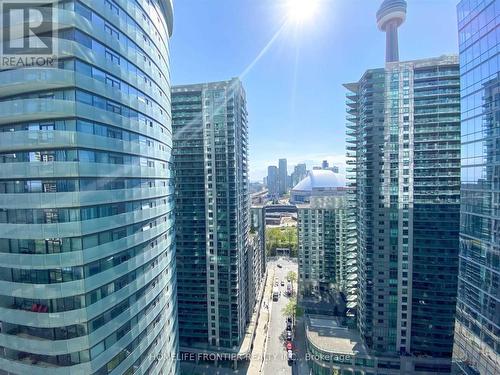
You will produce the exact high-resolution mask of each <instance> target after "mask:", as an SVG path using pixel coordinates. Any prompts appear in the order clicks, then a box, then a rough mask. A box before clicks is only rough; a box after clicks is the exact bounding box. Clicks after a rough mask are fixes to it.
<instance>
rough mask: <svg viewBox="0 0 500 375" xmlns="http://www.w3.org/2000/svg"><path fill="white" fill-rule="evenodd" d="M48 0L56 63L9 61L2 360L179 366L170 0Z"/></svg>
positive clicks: (3, 105)
mask: <svg viewBox="0 0 500 375" xmlns="http://www.w3.org/2000/svg"><path fill="white" fill-rule="evenodd" d="M47 4H50V5H47ZM47 4H44V5H43V7H44V9H45V10H46V9H47V7H49V6H52V5H53V7H54V8H53V11H54V12H56V13H57V19H58V20H59V22H57V23H54V25H53V26H54V28H56V29H58V30H57V32H58V51H59V55H58V58H59V60H58V62H57V63H56V65H55V66H52V67H33V68H29V69H24V68H14V69H9V68H8V69H4V70H0V82H1V84H0V265H1V267H0V320H1V333H0V342H1V343H0V346H1V348H0V369H1V371H0V372H2V373H9V374H70V373H71V374H76V373H79V374H99V375H101V374H130V373H138V374H139V373H140V374H146V373H150V374H175V373H177V372H178V368H177V363H176V362H175V361H174V355H175V353H177V347H178V339H177V317H176V315H177V311H176V309H177V303H176V296H175V285H176V281H175V278H176V271H175V246H174V217H173V212H172V209H173V203H174V201H173V199H174V196H173V180H172V175H171V147H172V135H171V118H170V82H169V81H170V75H169V60H168V59H169V38H170V35H171V33H172V4H171V2H170V0H152V1H142V0H134V1H121V0H106V1H84V2H82V1H64V2H63V1H60V2H59V1H55V2H48V3H47ZM30 6H35V5H34V4H30ZM4 9H6V8H4ZM34 14H38V13H37V11H34ZM1 16H2V17H4V19H6V15H5V14H2V15H1ZM26 20H28V18H26ZM45 26H47V25H45ZM46 41H47V39H46ZM165 353H169V354H171V355H165Z"/></svg>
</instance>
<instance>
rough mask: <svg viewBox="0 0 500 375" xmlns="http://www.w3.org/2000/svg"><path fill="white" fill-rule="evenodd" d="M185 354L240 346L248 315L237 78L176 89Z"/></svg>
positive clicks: (244, 133)
mask: <svg viewBox="0 0 500 375" xmlns="http://www.w3.org/2000/svg"><path fill="white" fill-rule="evenodd" d="M172 116H173V138H174V152H173V154H174V165H175V176H176V177H175V181H176V218H177V224H176V231H177V241H176V243H177V270H178V288H177V289H178V301H179V332H180V340H181V349H182V350H186V351H189V350H190V349H195V348H199V349H207V350H209V349H210V348H214V347H219V348H220V349H221V350H227V349H231V350H234V349H235V348H238V346H239V345H240V344H241V342H242V339H243V337H244V334H245V328H246V319H247V314H248V311H247V310H248V306H247V305H246V301H248V299H247V296H246V292H247V290H248V289H247V285H246V282H247V280H248V278H247V269H245V266H246V265H248V259H247V258H246V256H247V249H248V248H247V246H248V233H249V229H250V227H249V224H250V223H249V209H250V207H249V193H248V170H247V168H248V164H247V160H248V154H247V142H248V141H247V139H248V129H247V110H246V98H245V91H244V89H243V86H242V84H241V82H240V81H239V80H238V79H232V80H230V81H224V82H214V83H206V84H195V85H186V86H176V87H174V88H173V90H172Z"/></svg>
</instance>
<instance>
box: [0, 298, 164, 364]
mask: <svg viewBox="0 0 500 375" xmlns="http://www.w3.org/2000/svg"><path fill="white" fill-rule="evenodd" d="M149 308H150V309H151V306H149ZM166 310H167V309H166V308H165V309H164V310H162V312H161V313H160V314H159V315H158V316H157V317H156V319H154V320H153V321H152V322H151V323H150V324H149V325H148V326H147V327H146V328H145V329H144V330H143V331H142V332H141V333H140V334H139V335H138V336H137V338H136V339H135V340H133V341H132V343H135V344H136V345H137V344H139V342H140V341H142V340H143V339H144V338H145V337H147V336H148V335H149V334H151V333H152V332H153V329H156V328H157V327H156V326H157V324H158V323H159V322H160V321H161V320H162V317H163V316H164V314H165V312H166ZM142 315H143V316H142V319H145V318H146V313H145V311H144V310H143V311H142ZM133 319H134V321H135V320H136V319H137V318H136V317H134V318H133ZM138 323H139V322H138V321H135V324H134V326H135V325H137V324H138ZM141 323H142V321H141ZM131 329H132V325H131V324H130V321H129V322H127V323H126V324H125V325H124V326H122V327H120V328H119V329H118V330H117V331H115V332H113V333H112V334H111V335H110V336H108V337H107V338H106V339H107V340H109V341H108V342H109V344H110V346H111V345H112V344H111V343H112V342H113V341H114V342H116V341H118V340H119V339H121V338H122V337H123V336H125V334H127V333H128V332H129V331H130V330H131ZM156 332H159V331H157V330H156ZM118 335H119V337H118ZM106 339H105V340H106ZM105 340H103V341H102V342H101V343H99V344H97V345H96V346H94V347H93V348H92V349H90V350H88V349H87V350H82V351H79V352H73V353H69V354H62V355H41V354H33V353H28V352H20V351H18V350H13V349H10V348H2V349H4V350H0V356H2V357H3V358H7V359H10V360H12V359H14V360H23V359H28V360H31V361H36V362H38V361H41V362H45V363H49V364H52V365H55V366H74V365H77V364H80V363H85V362H89V361H91V360H93V359H95V358H96V357H97V356H98V355H99V354H101V353H102V352H103V351H104V348H105ZM129 346H130V345H129ZM5 349H8V350H5ZM131 349H132V351H133V350H134V349H135V346H134V347H133V348H131ZM130 353H131V352H130ZM110 363H112V361H110V362H108V366H109V364H110ZM118 364H119V363H117V364H115V366H114V367H116V366H117V365H118Z"/></svg>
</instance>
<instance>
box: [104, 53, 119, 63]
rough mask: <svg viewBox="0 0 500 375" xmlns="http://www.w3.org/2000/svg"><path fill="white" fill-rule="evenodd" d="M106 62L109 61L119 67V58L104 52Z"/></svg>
mask: <svg viewBox="0 0 500 375" xmlns="http://www.w3.org/2000/svg"><path fill="white" fill-rule="evenodd" d="M105 55H106V60H108V61H111V62H112V63H115V64H118V65H120V58H119V57H118V56H117V55H115V54H114V53H111V52H109V51H106V54H105Z"/></svg>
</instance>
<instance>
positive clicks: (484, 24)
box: [454, 0, 500, 375]
mask: <svg viewBox="0 0 500 375" xmlns="http://www.w3.org/2000/svg"><path fill="white" fill-rule="evenodd" d="M499 25H500V0H481V1H480V0H463V1H461V2H460V4H459V5H458V29H459V36H460V37H459V44H460V73H461V88H462V90H461V102H462V179H461V180H462V187H461V200H462V201H461V220H460V221H461V225H460V273H459V280H458V301H457V321H456V330H455V350H454V359H455V361H454V362H455V364H456V365H457V366H456V367H457V369H459V372H460V373H464V374H481V375H493V374H498V373H499V371H500V341H499V338H500V288H499V281H500V27H499Z"/></svg>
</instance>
